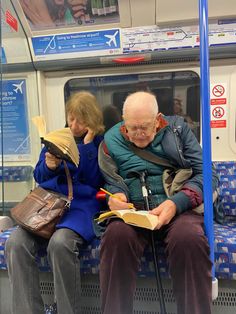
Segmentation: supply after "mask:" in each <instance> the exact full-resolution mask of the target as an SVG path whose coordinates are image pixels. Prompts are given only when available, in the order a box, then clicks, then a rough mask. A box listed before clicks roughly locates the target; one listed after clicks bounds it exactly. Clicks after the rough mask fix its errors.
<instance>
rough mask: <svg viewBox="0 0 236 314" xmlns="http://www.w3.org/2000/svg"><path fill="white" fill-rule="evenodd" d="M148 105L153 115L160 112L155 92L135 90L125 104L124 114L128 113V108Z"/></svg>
mask: <svg viewBox="0 0 236 314" xmlns="http://www.w3.org/2000/svg"><path fill="white" fill-rule="evenodd" d="M143 107H146V108H147V110H150V113H151V114H152V113H153V116H156V115H157V114H158V103H157V100H156V97H155V95H154V94H152V93H150V92H146V91H141V92H135V93H132V94H130V95H129V96H128V97H127V98H126V100H125V102H124V106H123V116H125V115H126V113H127V110H128V109H131V108H132V109H140V108H143Z"/></svg>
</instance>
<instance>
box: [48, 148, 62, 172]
mask: <svg viewBox="0 0 236 314" xmlns="http://www.w3.org/2000/svg"><path fill="white" fill-rule="evenodd" d="M45 162H46V165H47V167H48V168H49V169H50V170H55V169H56V168H57V167H58V166H59V165H60V163H61V159H59V158H57V157H56V156H54V155H52V154H50V153H49V152H46V153H45Z"/></svg>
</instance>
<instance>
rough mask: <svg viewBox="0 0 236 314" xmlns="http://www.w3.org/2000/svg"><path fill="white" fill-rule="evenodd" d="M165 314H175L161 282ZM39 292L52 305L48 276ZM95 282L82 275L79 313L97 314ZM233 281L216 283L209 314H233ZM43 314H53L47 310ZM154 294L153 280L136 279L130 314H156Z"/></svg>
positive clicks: (4, 291)
mask: <svg viewBox="0 0 236 314" xmlns="http://www.w3.org/2000/svg"><path fill="white" fill-rule="evenodd" d="M163 288H164V297H165V304H166V309H167V313H168V314H175V313H176V306H175V299H174V296H173V293H172V288H171V281H170V280H163ZM41 292H42V296H43V299H44V302H45V304H47V305H50V304H53V299H54V293H53V283H52V275H51V273H41ZM99 297H100V290H99V283H98V276H97V275H89V276H82V313H83V314H100V308H99ZM235 308H236V280H220V281H219V294H218V298H217V299H216V300H215V301H214V302H213V311H212V314H222V313H224V314H235ZM46 313H47V314H50V313H53V311H52V312H50V311H47V312H46ZM159 313H160V312H159V303H158V294H157V290H156V284H155V279H154V278H148V279H147V278H138V280H137V289H136V292H135V297H134V314H159ZM0 314H10V291H9V281H8V277H7V272H6V271H0Z"/></svg>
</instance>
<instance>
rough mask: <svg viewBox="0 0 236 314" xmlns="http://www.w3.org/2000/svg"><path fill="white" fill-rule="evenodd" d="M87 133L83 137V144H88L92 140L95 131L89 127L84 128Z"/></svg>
mask: <svg viewBox="0 0 236 314" xmlns="http://www.w3.org/2000/svg"><path fill="white" fill-rule="evenodd" d="M86 130H87V134H86V135H85V137H84V144H88V143H90V142H92V141H93V139H94V136H95V133H94V131H93V130H91V129H90V128H86Z"/></svg>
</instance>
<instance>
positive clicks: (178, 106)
mask: <svg viewBox="0 0 236 314" xmlns="http://www.w3.org/2000/svg"><path fill="white" fill-rule="evenodd" d="M173 114H174V115H177V116H182V117H183V118H184V120H185V121H186V122H187V123H188V125H189V127H190V128H191V129H194V127H195V126H194V122H193V120H192V118H191V117H190V116H188V115H186V114H184V112H183V105H182V101H181V100H180V99H179V98H174V99H173Z"/></svg>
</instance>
